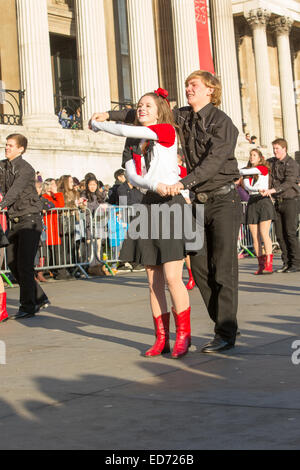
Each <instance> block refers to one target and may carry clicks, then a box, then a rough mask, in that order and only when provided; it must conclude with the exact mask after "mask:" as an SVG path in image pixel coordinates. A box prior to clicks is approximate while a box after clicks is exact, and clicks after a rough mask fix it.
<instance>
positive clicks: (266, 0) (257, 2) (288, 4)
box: [232, 0, 300, 26]
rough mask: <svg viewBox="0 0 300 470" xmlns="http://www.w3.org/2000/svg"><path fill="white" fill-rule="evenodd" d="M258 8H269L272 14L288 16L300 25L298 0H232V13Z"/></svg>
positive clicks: (245, 12) (245, 13)
mask: <svg viewBox="0 0 300 470" xmlns="http://www.w3.org/2000/svg"><path fill="white" fill-rule="evenodd" d="M259 8H261V9H265V10H269V11H270V12H271V14H272V15H278V16H286V17H289V18H291V19H292V20H293V21H294V22H295V23H298V25H299V26H300V1H299V0H272V1H270V0H232V11H233V14H234V15H247V14H248V12H249V11H250V10H256V9H259Z"/></svg>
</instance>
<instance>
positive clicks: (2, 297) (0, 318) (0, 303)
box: [0, 292, 8, 323]
mask: <svg viewBox="0 0 300 470" xmlns="http://www.w3.org/2000/svg"><path fill="white" fill-rule="evenodd" d="M7 319H8V314H7V311H6V292H3V293H2V294H0V323H2V322H5V321H6V320H7Z"/></svg>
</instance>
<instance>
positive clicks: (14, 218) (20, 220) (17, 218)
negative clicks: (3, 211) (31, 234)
mask: <svg viewBox="0 0 300 470" xmlns="http://www.w3.org/2000/svg"><path fill="white" fill-rule="evenodd" d="M36 215H40V213H39V212H35V213H34V214H26V215H20V216H18V217H11V216H9V220H10V221H11V222H14V223H15V224H18V223H19V222H22V220H24V219H27V217H35V216H36Z"/></svg>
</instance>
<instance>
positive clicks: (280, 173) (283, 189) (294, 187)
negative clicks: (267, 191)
mask: <svg viewBox="0 0 300 470" xmlns="http://www.w3.org/2000/svg"><path fill="white" fill-rule="evenodd" d="M268 162H269V163H270V167H271V180H272V183H271V186H272V188H274V189H275V190H276V193H274V194H272V196H273V197H275V198H276V197H280V198H282V199H294V198H296V197H298V196H299V195H300V187H299V186H298V184H297V182H298V179H299V165H298V163H297V162H296V160H294V159H293V158H292V157H290V156H289V155H287V156H286V157H285V158H283V159H282V160H278V158H276V157H273V158H270V159H269V160H268Z"/></svg>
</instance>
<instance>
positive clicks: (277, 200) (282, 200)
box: [275, 196, 297, 204]
mask: <svg viewBox="0 0 300 470" xmlns="http://www.w3.org/2000/svg"><path fill="white" fill-rule="evenodd" d="M294 199H297V197H280V196H278V197H277V198H276V199H275V203H277V204H282V203H283V202H284V201H293V200H294Z"/></svg>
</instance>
